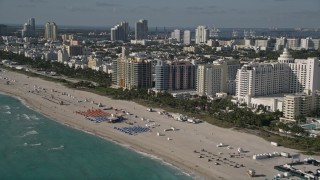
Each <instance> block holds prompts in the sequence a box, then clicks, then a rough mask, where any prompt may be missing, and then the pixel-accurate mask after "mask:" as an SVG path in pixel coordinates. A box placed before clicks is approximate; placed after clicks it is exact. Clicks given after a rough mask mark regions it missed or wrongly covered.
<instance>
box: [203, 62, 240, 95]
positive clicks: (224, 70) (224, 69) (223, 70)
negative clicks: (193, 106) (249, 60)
mask: <svg viewBox="0 0 320 180" xmlns="http://www.w3.org/2000/svg"><path fill="white" fill-rule="evenodd" d="M239 68H240V62H239V60H234V59H228V60H219V61H215V62H214V63H213V64H201V65H199V66H198V69H197V92H198V94H199V95H208V96H215V95H216V93H220V92H225V93H228V94H230V95H233V94H235V90H236V88H235V86H236V82H235V79H236V74H237V70H238V69H239Z"/></svg>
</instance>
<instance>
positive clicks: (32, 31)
mask: <svg viewBox="0 0 320 180" xmlns="http://www.w3.org/2000/svg"><path fill="white" fill-rule="evenodd" d="M35 35H36V25H35V19H34V18H30V19H29V20H28V22H26V23H24V25H23V29H22V31H21V37H22V38H24V37H35Z"/></svg>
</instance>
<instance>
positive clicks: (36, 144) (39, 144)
mask: <svg viewBox="0 0 320 180" xmlns="http://www.w3.org/2000/svg"><path fill="white" fill-rule="evenodd" d="M41 145H42V144H41V143H35V144H29V146H41Z"/></svg>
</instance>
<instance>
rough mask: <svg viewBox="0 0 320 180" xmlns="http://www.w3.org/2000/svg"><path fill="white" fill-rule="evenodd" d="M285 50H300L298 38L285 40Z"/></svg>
mask: <svg viewBox="0 0 320 180" xmlns="http://www.w3.org/2000/svg"><path fill="white" fill-rule="evenodd" d="M287 48H288V49H293V50H297V49H300V39H298V38H289V39H287Z"/></svg>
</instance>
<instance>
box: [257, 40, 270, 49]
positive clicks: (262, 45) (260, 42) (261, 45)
mask: <svg viewBox="0 0 320 180" xmlns="http://www.w3.org/2000/svg"><path fill="white" fill-rule="evenodd" d="M255 47H257V48H260V50H266V49H267V48H268V47H269V39H256V40H255Z"/></svg>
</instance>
